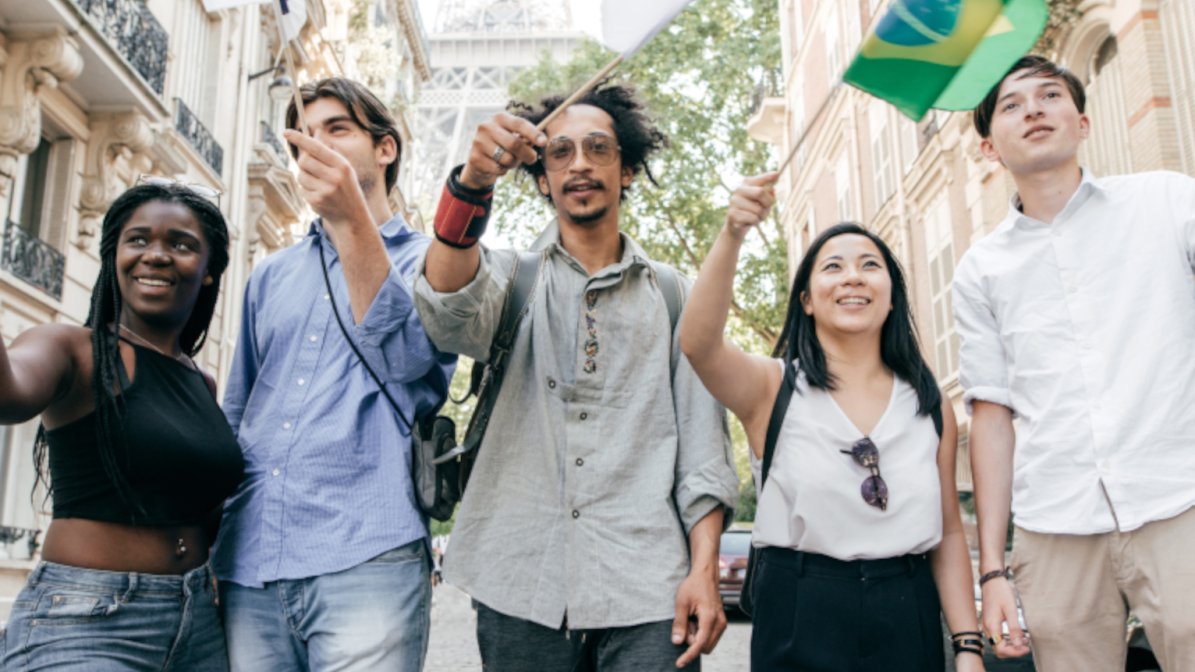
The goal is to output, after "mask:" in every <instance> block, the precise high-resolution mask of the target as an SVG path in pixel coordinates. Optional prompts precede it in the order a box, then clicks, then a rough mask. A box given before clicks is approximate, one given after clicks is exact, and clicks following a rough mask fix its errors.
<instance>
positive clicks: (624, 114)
mask: <svg viewBox="0 0 1195 672" xmlns="http://www.w3.org/2000/svg"><path fill="white" fill-rule="evenodd" d="M566 98H567V96H561V95H553V96H548V97H546V98H543V99H542V100H540V101H539V107H532V106H531V105H528V104H526V103H521V102H519V101H515V100H512V101H510V102H509V103H508V104H507V105H506V110H507V111H508V112H510V113H511V114H514V115H516V116H519V117H522V118H524V119H526V120H527V121H530V122H531V123H533V124H539V122H541V121H543V120H544V119H545V118H546V117H547V116H548V115H549V114H551V113H552V112H553V111H554V110H555V109H556V108H558V107H560V104H561V103H563V102H564V101H565V99H566ZM573 105H592V106H593V107H596V108H598V109H600V110H602V111H603V112H605V113H606V114H608V115H610V118H611V119H613V120H614V135H615V137H617V139H618V144H619V147H620V149H621V152H622V165H623V167H624V168H630V169H631V173H632V174H633V175H638V174H639V173H640V172H642V173H644V174H645V175H647V179H648V180H650V181H651V183H652V184H654V185H656V186H657V187H658V186H660V184H659V183H658V182H656V178H655V177H654V176H653V175H652V174H651V167H649V166H648V165H647V160H648V159H649V158H650V157H651V156H652V155H653V154H655V153H656V152H658V151H660V150H661V149H664V148H665V147H667V146H668V137H667V136H666V135H664V133H663V132H662V131H661V130H660V129H659V128H657V127H656V125H655V122H653V121H652V120H651V118H650V117H648V116H647V112H646V110H645V107H644V105H643V103H642V102H641V101H640V100H639V99H638V98H636V96H635V89H634V88H632V87H630V86H626V85H622V84H610V83H609V80H606V81H603V82H600V83H599V84H598V85H597V86H595V87H593V89H592V90H590V91H589V92H588V93H586V94H585V95H584V96H581V97H580V98H579V99H578V100H577V101H576V102H574V103H573ZM519 168H520V169H521V170H523V171H524V172H525V173H527V174H528V175H530V176H531V178H532V179H533V180H536V181H538V179H539V177H540V176H542V175H543V174H544V163H543V160H542V159H541V160H540V161H537V162H535V163H533V164H530V165H528V164H519ZM628 189H630V187H627V188H626V189H623V190H622V193H621V194H619V199H620V200H625V199H626V197H627V190H628ZM544 197H545V198H546V199H547V200H548V202H549V203H551V202H552V196H551V195H550V194H544Z"/></svg>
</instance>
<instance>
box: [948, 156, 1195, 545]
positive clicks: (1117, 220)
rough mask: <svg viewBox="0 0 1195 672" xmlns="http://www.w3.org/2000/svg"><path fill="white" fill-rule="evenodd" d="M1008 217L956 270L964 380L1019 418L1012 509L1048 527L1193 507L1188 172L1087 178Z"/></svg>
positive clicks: (1193, 209) (1140, 521)
mask: <svg viewBox="0 0 1195 672" xmlns="http://www.w3.org/2000/svg"><path fill="white" fill-rule="evenodd" d="M1018 202H1019V201H1018V199H1017V198H1015V197H1014V198H1013V203H1012V206H1011V207H1010V208H1009V212H1008V216H1007V218H1005V220H1004V221H1003V222H1002V223H1001V224H1000V226H999V227H998V228H997V229H996V230H995V231H994V232H993V233H992V234H991V235H990V236H988V237H987V238H985V239H983V240H981V241H979V242H978V243H976V244H975V245H974V246H972V247H971V249H970V250H968V251H967V254H966V255H965V256H964V257H963V260H962V261H961V262H960V263H959V268H958V270H957V272H956V273H955V278H954V295H953V296H954V313H955V319H956V321H957V325H958V332H959V336H960V337H961V343H962V345H961V365H960V373H959V377H960V381H961V383H962V385H963V388H964V390H965V393H964V400H965V401H966V404H967V408H968V410H969V409H970V406H971V402H973V401H975V400H977V399H978V400H981V401H989V402H993V403H997V404H1002V405H1004V406H1007V407H1009V408H1010V409H1012V411H1013V412H1014V413H1015V415H1016V418H1017V429H1016V434H1017V444H1016V453H1015V458H1014V464H1013V495H1012V510H1013V515H1014V517H1015V519H1016V523H1017V525H1018V526H1020V527H1023V528H1025V529H1027V530H1031V531H1034V532H1043V533H1054V534H1098V533H1101V532H1108V531H1111V530H1114V529H1117V528H1119V529H1120V530H1122V531H1128V530H1133V529H1136V528H1138V527H1141V526H1142V525H1145V524H1146V523H1149V522H1152V521H1155V520H1163V519H1166V518H1169V517H1172V516H1175V515H1177V514H1179V513H1182V512H1183V511H1185V510H1187V509H1189V508H1191V507H1192V506H1195V275H1193V274H1195V179H1192V178H1191V177H1188V176H1186V175H1181V174H1178V173H1170V172H1154V173H1144V174H1137V175H1126V176H1119V177H1108V178H1102V179H1092V178H1091V176H1090V175H1089V174H1087V172H1086V171H1084V174H1083V180H1082V183H1081V184H1080V185H1079V189H1078V190H1077V191H1076V192H1075V194H1074V195H1073V196H1072V197H1071V199H1070V201H1069V202H1068V203H1067V204H1066V207H1065V208H1063V209H1062V211H1061V212H1060V213H1059V214H1058V216H1057V217H1056V218H1055V219H1054V222H1053V223H1052V224H1048V225H1047V224H1044V223H1042V222H1039V221H1037V220H1035V219H1033V218H1031V217H1027V216H1025V215H1024V214H1022V213H1021V212H1020V210H1019V209H1018V208H1017V207H1016V206H1017V204H1018Z"/></svg>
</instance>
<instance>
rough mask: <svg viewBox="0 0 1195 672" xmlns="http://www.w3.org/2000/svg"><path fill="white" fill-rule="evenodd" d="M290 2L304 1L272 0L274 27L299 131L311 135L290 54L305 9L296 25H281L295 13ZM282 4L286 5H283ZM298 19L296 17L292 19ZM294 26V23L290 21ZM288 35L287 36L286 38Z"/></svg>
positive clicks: (305, 12)
mask: <svg viewBox="0 0 1195 672" xmlns="http://www.w3.org/2000/svg"><path fill="white" fill-rule="evenodd" d="M290 2H299V3H304V2H306V0H274V18H275V19H276V20H275V21H274V25H276V26H277V27H278V44H279V48H280V49H282V53H283V54H285V55H286V71H287V74H289V75H290V90H291V94H292V95H293V96H294V97H295V111H296V112H298V114H299V130H301V131H302V132H303V135H311V132H310V130H309V129H308V128H307V114H306V113H305V112H304V110H303V94H302V93H301V92H300V91H299V78H298V77H297V73H296V72H295V60H294V56H293V55H291V53H290V41H291V40H293V39H294V38H296V37H298V35H299V29H301V28H302V27H303V22H305V21H306V20H307V8H306V6H304V7H303V12H302V19H301V20H300V21H298V24H297V25H283V24H284V19H286V18H288V17H292V16H293V15H294V14H295V12H294V11H293V10H292V9H291V7H290V5H289V3H290ZM283 3H286V4H285V5H284V4H283ZM294 18H298V17H294ZM289 23H290V24H294V23H295V22H294V21H290V22H289ZM288 33H289V36H288Z"/></svg>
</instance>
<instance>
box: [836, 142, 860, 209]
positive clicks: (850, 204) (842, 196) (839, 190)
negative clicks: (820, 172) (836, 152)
mask: <svg viewBox="0 0 1195 672" xmlns="http://www.w3.org/2000/svg"><path fill="white" fill-rule="evenodd" d="M851 191H852V190H851V170H850V164H849V163H848V162H847V160H846V151H845V150H844V151H843V152H842V154H841V155H840V156H839V157H838V167H837V168H835V170H834V201H835V203H837V205H838V219H839V221H844V222H846V221H855V219H856V218H855V208H854V195H853V194H852V193H851Z"/></svg>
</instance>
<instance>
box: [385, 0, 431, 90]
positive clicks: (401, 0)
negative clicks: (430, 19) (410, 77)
mask: <svg viewBox="0 0 1195 672" xmlns="http://www.w3.org/2000/svg"><path fill="white" fill-rule="evenodd" d="M392 1H393V2H394V5H395V7H394V9H395V14H396V15H397V16H398V25H399V26H401V27H402V32H403V36H404V37H406V39H407V44H408V45H409V46H410V47H411V60H412V61H414V63H415V72H418V73H419V79H420V80H421V81H424V82H426V81H427V80H429V79H431V77H432V68H431V61H430V59H429V53H430V48H429V47H428V42H427V34H426V33H425V32H424V30H423V20H422V19H420V18H419V8H418V7H416V6H415V3H414V0H392Z"/></svg>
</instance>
